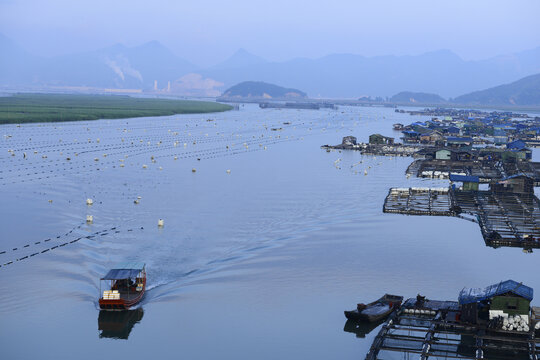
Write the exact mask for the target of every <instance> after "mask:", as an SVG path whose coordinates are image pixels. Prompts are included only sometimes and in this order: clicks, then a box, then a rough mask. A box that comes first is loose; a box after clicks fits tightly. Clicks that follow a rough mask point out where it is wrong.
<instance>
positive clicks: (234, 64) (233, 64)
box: [214, 48, 268, 69]
mask: <svg viewBox="0 0 540 360" xmlns="http://www.w3.org/2000/svg"><path fill="white" fill-rule="evenodd" d="M267 62H268V61H267V60H265V59H263V58H262V57H260V56H257V55H253V54H252V53H250V52H248V51H247V50H246V49H243V48H240V49H238V50H236V52H235V53H234V54H232V55H231V56H230V57H229V58H227V59H226V60H225V61H223V62H221V63H219V64H217V65H216V66H214V68H215V69H233V68H240V67H244V66H253V65H261V64H265V63H267Z"/></svg>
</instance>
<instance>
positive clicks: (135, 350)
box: [0, 105, 540, 359]
mask: <svg viewBox="0 0 540 360" xmlns="http://www.w3.org/2000/svg"><path fill="white" fill-rule="evenodd" d="M209 119H210V120H213V121H208V120H209ZM419 119H422V118H421V117H411V116H409V115H406V114H398V113H395V112H394V110H393V109H387V108H363V107H342V108H340V109H339V110H338V111H334V110H319V111H309V110H301V111H299V110H261V109H259V108H258V107H257V106H256V105H245V106H243V107H241V108H240V111H231V112H226V113H220V114H204V115H186V116H185V115H176V116H170V117H159V118H138V119H124V120H110V121H109V120H99V121H92V122H73V123H56V124H28V125H21V126H20V127H17V126H15V125H3V126H1V127H0V129H1V130H2V131H1V133H2V135H11V136H12V137H9V138H6V137H4V136H3V137H2V139H1V140H0V161H2V164H3V166H2V169H0V186H1V188H2V203H3V204H2V206H3V208H4V209H5V211H3V212H2V214H3V216H2V218H1V219H0V227H1V228H2V238H3V241H2V248H0V253H1V252H2V251H5V253H3V254H0V264H1V265H3V266H2V267H1V268H0V304H1V306H0V318H1V319H2V321H1V322H0V339H2V340H1V341H0V343H1V346H2V358H5V359H28V358H67V357H75V356H76V357H77V358H80V359H95V358H99V357H103V356H106V357H133V358H148V357H163V358H171V357H173V356H174V357H178V358H189V359H208V358H221V359H237V358H258V359H275V358H282V359H293V358H295V359H297V358H312V359H329V358H337V357H339V358H345V359H357V358H363V357H364V356H365V353H366V352H367V351H368V349H369V346H370V345H371V341H372V339H373V336H374V335H375V334H376V332H377V331H378V329H375V330H374V331H373V332H371V333H370V334H369V335H368V336H367V337H366V338H357V337H356V336H355V334H351V333H348V332H344V331H343V327H344V324H345V317H344V316H343V310H346V309H352V308H354V306H355V305H356V303H357V302H368V301H372V300H374V299H376V298H378V297H380V296H381V295H382V294H384V293H385V292H390V293H395V294H401V295H403V296H405V297H413V296H415V295H416V294H417V293H418V292H421V293H422V294H423V295H426V296H427V297H428V298H431V299H441V300H445V299H449V300H455V299H456V298H457V295H458V293H459V291H460V290H461V288H462V287H464V286H471V287H483V286H486V285H488V284H491V283H494V282H497V281H500V280H506V279H510V278H511V279H514V280H517V281H523V282H524V283H525V284H527V285H529V286H531V287H533V288H537V289H538V288H540V280H539V279H538V276H537V268H538V266H537V264H538V260H539V258H538V252H537V251H535V252H534V253H532V254H524V253H522V252H521V250H520V249H492V248H488V247H486V246H485V245H484V241H483V239H482V236H481V233H480V229H479V228H478V225H477V224H474V223H470V222H467V221H463V220H460V219H456V218H446V217H414V216H402V215H392V214H383V213H382V205H383V201H384V198H385V196H386V194H387V192H388V189H389V188H390V187H409V186H424V187H428V186H435V187H446V186H448V182H447V181H446V180H440V181H438V180H421V179H414V178H411V179H406V177H405V175H404V171H405V169H406V168H407V166H408V165H409V164H410V162H411V161H412V159H411V158H390V157H372V156H362V155H361V154H360V153H359V152H353V151H350V152H346V151H344V152H341V153H339V152H337V151H333V152H330V153H327V152H326V151H325V150H322V149H320V145H323V144H336V143H339V142H341V138H342V137H343V136H347V135H355V136H357V138H358V140H359V141H367V140H368V136H369V135H370V134H372V133H382V134H385V135H392V130H391V125H392V124H393V123H395V122H401V123H406V124H407V123H409V122H412V121H415V120H419ZM286 122H290V125H286V124H284V123H286ZM272 128H276V129H277V128H282V129H281V130H278V131H272V130H271V129H272ZM176 133H177V134H176ZM399 135H400V134H399V133H394V135H393V136H395V137H396V138H397V137H399ZM98 139H99V142H98ZM122 140H123V141H122ZM141 141H142V142H141ZM160 142H161V143H160ZM175 142H177V145H176V146H175V145H174V143H175ZM184 144H186V145H185V146H184ZM233 144H234V145H233ZM244 144H245V145H244ZM227 146H228V147H229V148H227ZM8 149H13V150H14V152H15V156H11V155H10V154H9V153H8V151H7V150H8ZM34 151H37V153H36V154H35V153H34ZM23 153H26V159H25V158H24V156H23ZM75 153H77V154H78V155H75ZM44 155H46V158H43V156H44ZM105 155H106V156H105ZM126 156H127V157H126ZM152 156H153V157H154V160H155V161H156V162H155V163H154V162H152V158H151V157H152ZM175 156H176V157H177V160H175V159H174V157H175ZM67 157H69V158H70V160H66V158H67ZM534 157H537V152H536V150H535V153H534ZM96 158H97V159H98V161H95V159H96ZM198 159H200V160H198ZM338 159H341V160H340V161H337V162H336V160H338ZM120 160H123V161H120ZM360 162H361V163H360ZM121 164H124V166H123V167H121V166H120V165H121ZM143 165H146V166H147V168H146V169H144V168H143ZM193 168H195V169H196V172H192V169H193ZM98 169H99V170H98ZM228 169H229V170H231V171H230V174H228V173H227V170H228ZM364 170H367V172H368V175H364ZM138 196H140V197H141V199H140V203H139V204H134V200H135V199H137V197H138ZM87 198H92V199H93V201H94V204H93V205H92V206H87V205H86V203H85V202H86V199H87ZM49 200H52V202H49ZM7 209H9V210H7ZM89 214H91V215H93V217H94V222H93V224H86V221H85V219H86V215H89ZM160 218H162V219H164V222H165V225H164V227H163V228H161V229H160V228H158V227H157V221H158V219H160ZM89 235H90V238H86V237H87V236H89ZM47 239H51V240H49V241H45V240H47ZM77 239H79V240H77ZM75 240H77V241H75ZM37 242H39V243H38V244H36V243H37ZM66 243H67V244H66ZM63 244H65V245H64V246H59V245H63ZM26 245H28V246H27V247H25V246H26ZM54 246H59V247H57V248H54V249H52V250H49V251H46V252H43V253H42V251H44V250H46V249H51V248H53V247H54ZM13 249H16V250H13ZM36 253H37V255H34V256H30V255H32V254H36ZM25 256H29V257H28V258H25V259H22V260H20V261H16V259H21V258H23V257H25ZM124 260H133V261H143V262H145V263H146V265H147V272H148V291H147V293H146V294H145V298H144V300H143V302H142V304H141V305H140V308H142V310H143V311H144V316H142V319H140V321H139V322H138V323H136V324H135V325H134V326H133V328H132V329H131V332H129V331H127V332H128V335H129V337H128V338H127V339H114V338H108V337H106V334H103V333H102V334H101V335H102V336H101V337H100V331H98V316H99V310H98V306H97V299H98V296H99V294H100V292H99V278H100V277H101V276H103V275H104V274H105V273H106V271H107V270H108V268H110V267H111V266H113V265H114V264H115V263H117V262H120V261H124ZM9 261H14V263H13V264H10V265H4V264H6V263H7V262H9ZM534 303H535V302H534V301H533V304H534ZM120 327H121V326H120ZM127 327H128V328H129V327H130V326H127ZM123 334H124V335H125V331H124V333H123ZM173 354H174V355H173Z"/></svg>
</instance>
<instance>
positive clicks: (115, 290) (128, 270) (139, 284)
mask: <svg viewBox="0 0 540 360" xmlns="http://www.w3.org/2000/svg"><path fill="white" fill-rule="evenodd" d="M103 282H105V283H107V286H106V287H107V288H108V289H107V290H104V291H103V293H102V292H101V288H102V286H101V285H102V283H103ZM145 289H146V269H145V264H144V263H137V262H128V263H122V264H118V265H116V266H115V267H114V268H112V269H111V270H109V272H108V273H107V275H105V276H104V277H102V278H101V281H100V294H101V298H100V299H99V307H100V308H101V309H103V310H125V309H129V308H130V307H132V306H134V305H136V304H137V303H138V302H139V301H141V300H142V298H143V296H144V291H145Z"/></svg>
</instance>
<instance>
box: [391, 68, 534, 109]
mask: <svg viewBox="0 0 540 360" xmlns="http://www.w3.org/2000/svg"><path fill="white" fill-rule="evenodd" d="M389 101H390V102H392V103H400V104H406V103H409V104H460V105H506V106H513V105H517V106H540V74H535V75H530V76H527V77H524V78H522V79H519V80H517V81H514V82H512V83H509V84H505V85H499V86H495V87H491V88H488V89H484V90H480V91H474V92H471V93H468V94H465V95H460V96H458V97H456V98H454V99H448V100H446V99H444V98H442V97H441V96H439V95H437V94H427V93H420V92H411V91H402V92H400V93H398V94H396V95H394V96H392V97H391V98H390V99H389Z"/></svg>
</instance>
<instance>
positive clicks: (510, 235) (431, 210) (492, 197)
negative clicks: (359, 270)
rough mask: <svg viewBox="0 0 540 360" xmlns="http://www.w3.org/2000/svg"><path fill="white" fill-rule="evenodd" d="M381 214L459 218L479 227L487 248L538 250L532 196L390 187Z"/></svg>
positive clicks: (539, 221)
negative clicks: (503, 247) (474, 223)
mask: <svg viewBox="0 0 540 360" xmlns="http://www.w3.org/2000/svg"><path fill="white" fill-rule="evenodd" d="M383 212H385V213H394V214H405V215H429V216H453V217H459V218H462V219H466V220H469V221H473V222H476V223H478V224H479V226H480V230H481V232H482V236H483V238H484V241H485V243H486V245H487V246H490V247H494V248H498V247H501V246H505V247H520V248H523V249H528V250H529V249H533V248H536V249H538V248H540V200H539V199H538V198H537V197H536V196H534V195H525V194H517V193H511V192H494V191H462V190H455V189H454V188H453V187H450V188H447V189H446V188H443V189H430V188H392V189H390V191H389V192H388V195H387V197H386V199H385V201H384V205H383Z"/></svg>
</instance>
